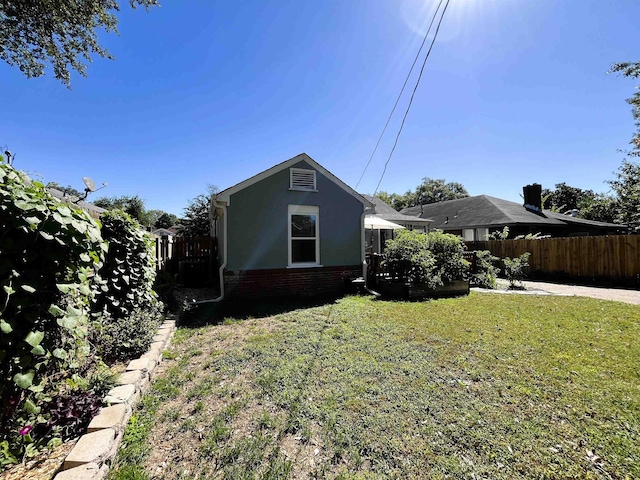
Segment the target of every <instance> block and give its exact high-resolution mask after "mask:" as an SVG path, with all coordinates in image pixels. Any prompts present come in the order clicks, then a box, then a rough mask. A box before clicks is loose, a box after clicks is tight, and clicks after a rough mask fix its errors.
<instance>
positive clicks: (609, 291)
mask: <svg viewBox="0 0 640 480" xmlns="http://www.w3.org/2000/svg"><path fill="white" fill-rule="evenodd" d="M523 283H524V286H525V290H505V288H506V287H507V286H508V285H509V283H508V282H507V281H506V280H503V279H498V290H486V289H477V290H479V291H483V292H494V293H514V294H517V293H520V294H528V295H536V294H537V295H566V296H576V297H591V298H598V299H600V300H612V301H615V302H624V303H630V304H632V305H640V291H639V290H629V289H622V288H601V287H583V286H581V285H565V284H559V283H549V282H536V281H531V280H527V281H525V282H523ZM474 290H475V289H474Z"/></svg>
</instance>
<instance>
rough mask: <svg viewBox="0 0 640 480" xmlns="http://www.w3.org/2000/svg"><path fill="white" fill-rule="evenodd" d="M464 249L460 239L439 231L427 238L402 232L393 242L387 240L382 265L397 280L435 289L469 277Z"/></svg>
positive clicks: (406, 231) (428, 235)
mask: <svg viewBox="0 0 640 480" xmlns="http://www.w3.org/2000/svg"><path fill="white" fill-rule="evenodd" d="M464 248H465V247H464V242H463V241H462V239H461V238H460V237H457V236H455V235H451V234H449V233H443V232H442V231H440V230H436V231H434V232H431V233H428V234H424V233H419V232H414V231H409V230H401V231H399V232H398V233H397V234H396V238H395V239H393V240H387V242H386V244H385V250H384V264H386V265H387V267H388V269H389V272H390V274H391V277H392V278H394V279H396V280H400V281H410V282H415V283H423V284H426V285H427V286H428V287H430V288H436V287H438V286H441V285H444V284H445V283H447V282H450V281H452V280H461V279H466V278H467V277H468V274H469V262H467V261H466V260H465V259H464V257H463V252H464Z"/></svg>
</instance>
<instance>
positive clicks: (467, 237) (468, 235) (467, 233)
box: [462, 228, 474, 242]
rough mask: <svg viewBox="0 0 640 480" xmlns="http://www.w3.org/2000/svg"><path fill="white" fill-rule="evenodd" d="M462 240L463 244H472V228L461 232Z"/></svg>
mask: <svg viewBox="0 0 640 480" xmlns="http://www.w3.org/2000/svg"><path fill="white" fill-rule="evenodd" d="M462 238H464V241H465V242H473V240H474V238H473V228H465V229H464V230H462Z"/></svg>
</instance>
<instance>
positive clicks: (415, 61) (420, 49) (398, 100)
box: [356, 0, 444, 191]
mask: <svg viewBox="0 0 640 480" xmlns="http://www.w3.org/2000/svg"><path fill="white" fill-rule="evenodd" d="M442 2H444V0H440V3H438V8H436V11H435V12H434V14H433V17H432V18H431V23H429V28H428V29H427V33H425V34H424V38H423V39H422V43H421V44H420V48H419V49H418V53H416V58H414V59H413V63H412V64H411V68H410V69H409V73H408V74H407V78H405V79H404V83H403V84H402V89H401V90H400V94H399V95H398V98H396V103H395V104H394V105H393V108H392V109H391V113H390V114H389V117H388V118H387V123H385V124H384V128H383V129H382V133H381V134H380V136H379V137H378V141H377V142H376V146H375V148H374V149H373V153H371V157H369V161H368V162H367V165H366V166H365V167H364V170H363V171H362V175H360V179H359V180H358V183H356V191H357V190H358V185H360V182H361V181H362V178H363V177H364V174H365V173H366V172H367V169H368V168H369V165H370V164H371V160H373V157H374V155H375V154H376V151H377V150H378V146H379V145H380V141H381V140H382V137H383V136H384V134H385V132H386V131H387V127H388V126H389V122H390V121H391V117H393V114H394V112H395V111H396V107H397V106H398V103H399V102H400V98H402V94H403V93H404V89H405V87H406V86H407V83H408V82H409V78H411V74H412V73H413V68H414V67H415V66H416V63H417V62H418V58H420V53H421V52H422V48H423V47H424V44H425V43H426V42H427V38H428V37H429V33H430V32H431V27H432V26H433V22H434V21H435V19H436V16H437V14H438V11H439V10H440V6H441V5H442Z"/></svg>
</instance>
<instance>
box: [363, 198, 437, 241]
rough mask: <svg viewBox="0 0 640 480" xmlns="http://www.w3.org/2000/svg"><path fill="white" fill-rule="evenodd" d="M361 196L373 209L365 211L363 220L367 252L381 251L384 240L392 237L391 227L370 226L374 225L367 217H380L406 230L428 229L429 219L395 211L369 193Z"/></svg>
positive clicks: (423, 230)
mask: <svg viewBox="0 0 640 480" xmlns="http://www.w3.org/2000/svg"><path fill="white" fill-rule="evenodd" d="M362 196H363V197H364V198H365V199H367V200H368V201H369V202H371V204H372V205H373V210H368V211H367V215H366V217H365V222H364V227H365V249H366V251H367V252H372V253H382V252H383V251H384V244H385V241H386V240H388V239H391V238H393V237H394V230H393V228H384V227H383V228H372V227H374V225H373V222H372V223H371V224H369V223H368V222H367V219H369V218H381V219H383V220H386V221H388V222H392V223H394V224H396V225H399V226H401V227H404V228H406V229H408V230H415V231H419V232H425V233H426V232H428V231H429V224H430V223H431V219H428V218H418V217H415V216H411V215H405V214H403V213H400V212H397V211H396V210H394V209H393V207H392V206H391V205H388V204H386V203H385V202H383V201H382V200H381V199H379V198H378V197H373V196H371V195H362ZM368 225H369V226H368Z"/></svg>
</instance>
